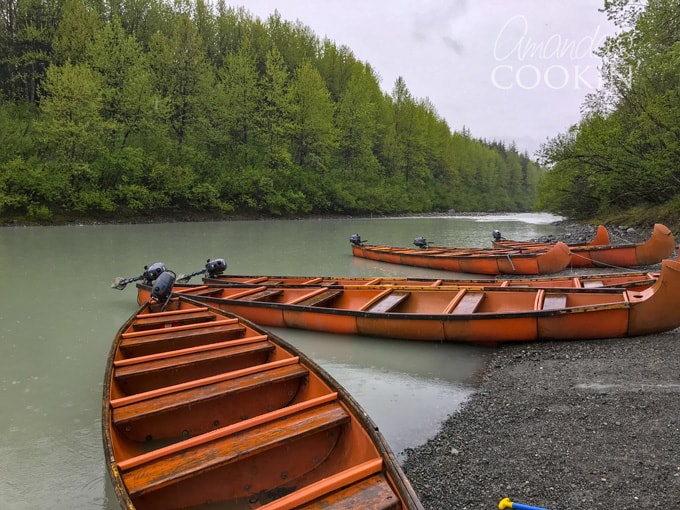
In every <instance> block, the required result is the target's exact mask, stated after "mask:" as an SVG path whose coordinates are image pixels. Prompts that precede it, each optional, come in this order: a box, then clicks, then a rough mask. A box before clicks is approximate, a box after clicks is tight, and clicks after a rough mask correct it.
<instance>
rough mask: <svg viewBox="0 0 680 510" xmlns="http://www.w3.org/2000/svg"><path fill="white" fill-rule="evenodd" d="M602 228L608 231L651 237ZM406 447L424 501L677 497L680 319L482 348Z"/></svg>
mask: <svg viewBox="0 0 680 510" xmlns="http://www.w3.org/2000/svg"><path fill="white" fill-rule="evenodd" d="M608 229H609V230H610V236H611V237H612V242H613V243H616V242H617V239H615V236H618V235H619V233H620V234H621V239H620V240H618V242H639V241H641V240H645V239H647V238H648V234H647V233H641V232H635V231H630V230H628V229H627V228H626V227H621V229H617V228H616V227H608ZM565 230H566V231H567V232H568V233H569V234H570V235H569V236H564V237H562V238H561V240H566V241H568V240H570V239H575V238H577V237H578V236H584V240H588V239H589V238H588V237H587V236H588V234H589V233H592V232H594V227H588V226H579V225H565ZM619 231H620V232H619ZM650 232H651V229H650ZM579 242H580V241H579ZM658 267H659V266H650V267H648V268H646V269H648V270H655V269H658ZM636 269H640V268H636ZM583 272H585V271H583ZM594 272H607V271H606V270H596V271H594ZM678 313H680V310H679V311H678ZM405 453H406V460H405V461H404V463H403V467H404V471H405V472H406V474H407V476H408V477H409V479H410V481H411V483H412V485H413V487H414V489H415V490H416V492H417V493H418V495H419V496H420V498H421V501H422V503H423V505H424V506H425V508H426V509H428V510H435V509H442V510H452V509H480V510H482V509H484V510H489V509H493V508H498V502H499V501H500V500H501V499H502V498H504V497H509V498H510V499H511V500H512V501H514V502H516V503H522V504H525V505H532V506H536V507H541V508H548V509H551V510H559V509H591V508H592V509H598V508H606V509H617V510H620V509H655V508H664V509H668V508H677V507H678V505H679V504H680V329H677V330H674V331H671V332H667V333H662V334H658V335H649V336H645V337H638V338H627V339H605V340H596V341H594V340H588V341H568V342H536V343H530V344H528V343H523V344H508V345H504V346H501V347H498V348H496V349H490V350H489V354H488V360H487V363H486V368H485V370H484V372H483V373H481V374H480V383H479V386H478V388H477V391H476V392H475V393H474V394H473V395H472V396H471V398H470V399H469V401H468V402H467V403H466V404H465V405H464V406H463V408H462V409H461V410H460V411H458V412H456V413H455V414H453V415H452V416H451V417H449V419H448V420H447V421H446V422H445V423H443V424H442V428H441V431H440V432H439V434H438V435H437V436H436V437H434V438H432V439H431V440H429V441H428V442H427V443H425V444H424V445H422V446H420V447H417V448H414V449H408V450H406V452H405Z"/></svg>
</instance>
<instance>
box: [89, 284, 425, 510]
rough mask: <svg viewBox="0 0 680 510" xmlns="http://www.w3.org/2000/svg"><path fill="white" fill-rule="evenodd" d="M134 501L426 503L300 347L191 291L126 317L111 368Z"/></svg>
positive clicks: (118, 441)
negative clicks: (189, 296)
mask: <svg viewBox="0 0 680 510" xmlns="http://www.w3.org/2000/svg"><path fill="white" fill-rule="evenodd" d="M102 432H103V441H104V449H105V454H106V460H107V466H108V471H109V475H110V477H111V480H112V483H113V487H114V489H115V492H116V495H117V497H118V499H119V501H120V504H121V507H122V508H126V509H134V508H136V509H162V510H168V509H179V508H203V507H204V506H203V505H206V507H209V508H234V509H236V508H238V509H254V508H257V509H259V510H283V509H302V508H304V509H308V510H313V509H318V510H321V509H327V508H376V509H377V508H381V509H414V510H421V509H422V508H423V507H422V505H421V504H420V502H419V501H418V498H417V496H416V494H415V492H414V491H413V489H412V487H411V485H410V483H409V481H408V480H407V479H406V477H405V475H404V473H403V472H402V470H401V468H400V467H399V465H398V463H397V461H396V459H395V456H394V455H393V453H391V451H390V448H389V446H388V445H387V444H386V442H385V439H384V438H383V436H382V435H381V433H380V432H379V431H378V429H377V427H376V425H375V424H374V423H373V422H372V421H371V419H370V418H369V417H368V416H367V415H366V413H365V412H364V411H363V410H362V409H361V408H360V406H359V405H358V403H357V402H356V401H355V400H354V399H353V398H352V397H351V396H350V395H349V394H348V393H347V391H346V390H344V389H343V388H342V387H341V386H340V385H339V384H338V383H337V382H336V381H335V380H334V379H333V378H332V377H331V376H330V375H328V374H327V373H326V372H325V371H324V370H323V369H322V368H320V367H319V366H318V365H316V364H315V363H314V362H313V361H312V360H311V359H309V358H308V357H306V356H305V355H304V354H303V353H301V352H299V351H298V350H297V349H296V348H295V347H293V346H291V345H289V344H288V343H286V342H285V341H284V340H282V339H280V338H278V337H277V336H275V335H273V334H272V333H270V332H267V331H265V330H263V329H262V328H260V327H259V326H256V325H254V324H252V323H250V322H248V321H246V320H244V319H242V318H239V317H236V316H234V315H231V314H228V313H226V312H224V311H220V310H217V309H214V308H211V307H209V306H206V305H204V304H200V303H196V302H193V301H191V300H189V299H187V298H184V297H180V298H172V299H171V300H170V301H169V302H167V304H165V306H161V304H159V303H153V302H150V303H146V304H144V305H143V306H142V307H141V308H140V309H139V310H137V311H136V312H135V313H134V315H133V316H132V317H131V318H130V319H129V320H128V321H127V322H126V323H125V324H124V325H123V326H122V327H121V329H120V330H119V331H118V334H117V335H116V338H115V340H114V342H113V346H112V348H111V352H110V356H109V359H108V363H107V368H106V377H105V380H104V395H103V409H102Z"/></svg>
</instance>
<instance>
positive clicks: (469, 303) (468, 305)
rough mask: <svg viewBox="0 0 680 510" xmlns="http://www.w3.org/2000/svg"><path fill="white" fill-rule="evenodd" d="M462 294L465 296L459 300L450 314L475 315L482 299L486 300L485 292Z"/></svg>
mask: <svg viewBox="0 0 680 510" xmlns="http://www.w3.org/2000/svg"><path fill="white" fill-rule="evenodd" d="M461 292H464V294H463V296H462V297H461V298H459V299H458V300H457V302H456V303H455V304H454V306H453V308H452V309H451V310H450V311H449V313H452V314H454V315H467V314H471V313H475V312H476V311H477V307H478V306H479V304H480V303H481V302H482V299H484V292H465V291H461Z"/></svg>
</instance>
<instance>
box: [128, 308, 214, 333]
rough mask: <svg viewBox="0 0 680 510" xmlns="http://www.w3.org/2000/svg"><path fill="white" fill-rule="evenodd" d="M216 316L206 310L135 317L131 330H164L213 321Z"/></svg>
mask: <svg viewBox="0 0 680 510" xmlns="http://www.w3.org/2000/svg"><path fill="white" fill-rule="evenodd" d="M216 318H217V316H216V315H215V314H214V313H213V312H210V311H209V310H208V309H207V308H198V309H189V310H175V311H173V312H170V313H169V314H165V313H150V314H146V315H145V316H141V317H137V320H136V321H135V324H134V326H133V328H134V329H135V330H136V331H142V330H147V329H160V328H164V327H165V326H166V325H167V324H172V325H185V324H196V323H200V322H209V321H214V320H215V319H216Z"/></svg>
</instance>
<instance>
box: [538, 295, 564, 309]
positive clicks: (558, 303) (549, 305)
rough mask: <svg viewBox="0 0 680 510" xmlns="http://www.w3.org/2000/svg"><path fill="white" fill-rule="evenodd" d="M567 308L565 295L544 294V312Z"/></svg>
mask: <svg viewBox="0 0 680 510" xmlns="http://www.w3.org/2000/svg"><path fill="white" fill-rule="evenodd" d="M566 306H567V295H566V294H546V295H545V298H544V299H543V309H544V310H559V309H561V308H565V307H566Z"/></svg>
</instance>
